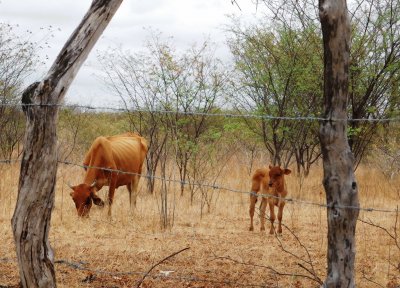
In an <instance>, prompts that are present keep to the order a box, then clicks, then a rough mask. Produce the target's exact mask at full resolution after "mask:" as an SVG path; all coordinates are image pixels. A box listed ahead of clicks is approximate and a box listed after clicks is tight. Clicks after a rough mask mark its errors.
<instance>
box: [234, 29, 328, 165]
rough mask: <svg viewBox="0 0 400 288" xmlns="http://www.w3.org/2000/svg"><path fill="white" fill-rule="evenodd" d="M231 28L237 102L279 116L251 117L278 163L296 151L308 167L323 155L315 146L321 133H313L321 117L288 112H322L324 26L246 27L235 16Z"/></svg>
mask: <svg viewBox="0 0 400 288" xmlns="http://www.w3.org/2000/svg"><path fill="white" fill-rule="evenodd" d="M230 32H231V35H232V36H231V38H230V40H229V46H230V48H231V51H232V53H233V55H234V59H235V68H236V71H237V78H236V79H235V83H234V86H235V87H236V89H235V95H233V98H234V99H235V103H236V105H235V106H236V108H237V109H238V110H239V111H244V112H246V113H252V112H254V111H255V114H256V115H259V116H260V117H262V116H265V115H268V116H273V117H275V118H273V119H269V118H265V117H263V118H261V120H255V119H247V118H245V121H246V124H247V126H248V128H249V129H251V130H252V131H253V132H254V133H255V134H257V135H259V137H260V138H261V139H262V140H263V143H264V145H265V147H266V149H267V150H268V152H269V154H270V157H271V161H272V162H273V163H274V164H278V165H284V166H287V165H289V163H290V161H291V159H292V157H293V156H295V158H296V160H297V161H296V162H297V163H298V170H300V169H301V168H302V169H303V170H307V171H308V170H309V166H310V165H309V163H312V162H313V161H315V160H316V159H317V158H318V157H319V152H318V151H317V150H316V149H315V147H316V146H317V145H318V138H317V137H312V135H313V134H314V135H315V133H316V131H317V129H318V126H317V123H315V121H314V122H313V121H293V120H291V119H288V118H290V117H306V116H318V113H316V109H315V107H318V105H319V104H320V103H321V98H322V96H321V95H322V94H321V93H322V89H321V87H322V79H321V77H320V75H321V73H322V72H321V71H322V60H321V57H322V56H321V52H320V51H321V50H320V47H319V45H320V36H319V35H318V29H317V28H316V27H309V28H308V29H294V28H291V27H287V26H284V25H278V24H276V23H275V24H273V25H267V24H262V25H256V26H252V27H248V28H241V27H240V23H238V22H234V23H233V25H232V26H231V29H230ZM307 163H308V164H307Z"/></svg>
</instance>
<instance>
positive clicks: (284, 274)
mask: <svg viewBox="0 0 400 288" xmlns="http://www.w3.org/2000/svg"><path fill="white" fill-rule="evenodd" d="M214 256H215V258H214V259H213V260H229V261H232V262H234V263H236V264H240V265H245V266H252V267H258V268H264V269H268V270H270V271H272V272H273V273H275V274H276V275H278V276H290V277H302V278H306V279H309V280H312V281H314V282H317V283H318V284H322V281H321V280H320V281H318V280H317V279H316V278H314V277H311V276H309V275H305V274H297V273H284V272H279V271H278V270H276V269H274V268H273V267H271V266H265V265H260V264H253V263H248V262H242V261H239V260H236V259H232V258H231V257H229V256H217V255H215V254H214Z"/></svg>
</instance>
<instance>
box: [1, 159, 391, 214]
mask: <svg viewBox="0 0 400 288" xmlns="http://www.w3.org/2000/svg"><path fill="white" fill-rule="evenodd" d="M18 161H21V160H20V159H10V160H0V163H14V162H18ZM57 162H58V163H60V164H64V165H69V166H76V167H81V168H84V169H98V170H103V171H107V172H111V173H117V174H128V175H138V176H141V177H144V178H148V179H155V180H160V181H165V182H170V183H178V184H180V185H184V186H198V187H204V188H209V189H214V190H224V191H228V192H232V193H237V194H245V195H249V196H256V197H260V198H273V199H277V200H279V199H282V198H280V197H279V196H275V195H273V194H266V193H264V194H261V193H256V192H253V191H243V190H239V189H234V188H229V187H225V186H221V185H218V184H210V183H199V182H195V183H194V182H189V181H181V180H176V179H171V178H165V177H161V176H156V175H149V174H141V173H133V172H127V171H123V170H118V169H110V168H104V167H98V166H90V165H83V164H77V163H73V162H70V161H61V160H58V161H57ZM284 200H285V202H287V203H288V204H303V205H309V206H316V207H321V208H329V209H354V210H359V211H366V212H383V213H397V209H389V208H372V207H359V206H347V205H338V204H333V203H332V204H323V203H317V202H312V201H309V200H304V199H297V198H288V197H285V198H284Z"/></svg>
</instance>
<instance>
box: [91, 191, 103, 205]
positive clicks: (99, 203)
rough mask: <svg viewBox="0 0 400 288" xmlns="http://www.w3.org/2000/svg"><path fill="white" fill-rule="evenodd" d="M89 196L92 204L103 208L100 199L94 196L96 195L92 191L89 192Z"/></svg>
mask: <svg viewBox="0 0 400 288" xmlns="http://www.w3.org/2000/svg"><path fill="white" fill-rule="evenodd" d="M90 196H91V198H92V200H93V203H94V204H95V205H97V206H101V207H103V206H104V201H103V200H101V198H100V197H99V196H97V195H96V193H94V192H93V191H91V192H90Z"/></svg>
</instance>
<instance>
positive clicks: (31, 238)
mask: <svg viewBox="0 0 400 288" xmlns="http://www.w3.org/2000/svg"><path fill="white" fill-rule="evenodd" d="M121 2H122V0H109V1H105V0H102V1H100V0H94V1H93V2H92V5H91V7H90V9H89V11H88V12H87V13H86V15H85V16H84V18H83V20H82V22H81V24H80V25H79V26H78V27H77V29H76V30H75V31H74V32H73V34H72V35H71V37H70V38H69V40H68V41H67V43H66V44H65V46H64V47H63V49H62V50H61V52H60V54H59V55H58V57H57V59H56V61H55V62H54V64H53V65H52V67H51V68H50V70H49V72H48V73H47V75H46V77H45V78H44V80H43V81H41V82H36V83H33V84H31V85H30V86H29V87H28V88H27V89H25V91H24V93H23V96H22V104H23V111H24V113H25V116H26V120H27V124H26V131H25V141H24V152H23V156H22V163H21V172H20V178H19V186H18V198H17V204H16V207H15V210H14V215H13V218H12V221H11V222H12V227H13V232H14V240H15V244H16V251H17V258H18V267H19V272H20V278H21V284H22V286H23V287H29V288H30V287H55V286H56V278H55V272H54V254H53V251H52V249H51V247H50V243H49V240H48V235H49V229H50V220H51V212H52V210H53V206H54V192H55V189H54V188H55V183H56V173H57V149H56V143H57V136H56V128H57V127H56V123H57V117H58V106H57V105H58V104H60V103H61V101H62V99H63V97H64V95H65V93H66V92H67V90H68V88H69V86H70V85H71V83H72V81H73V79H74V78H75V76H76V74H77V72H78V70H79V69H80V67H81V66H82V64H83V62H84V61H85V59H86V58H87V56H88V54H89V52H90V50H91V49H92V47H93V46H94V44H95V43H96V41H97V40H98V38H99V37H100V35H101V34H102V32H103V31H104V29H105V28H106V26H107V25H108V23H109V22H110V20H111V18H112V16H113V15H114V14H115V12H116V11H117V9H118V7H119V5H120V4H121ZM30 104H33V105H30Z"/></svg>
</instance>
